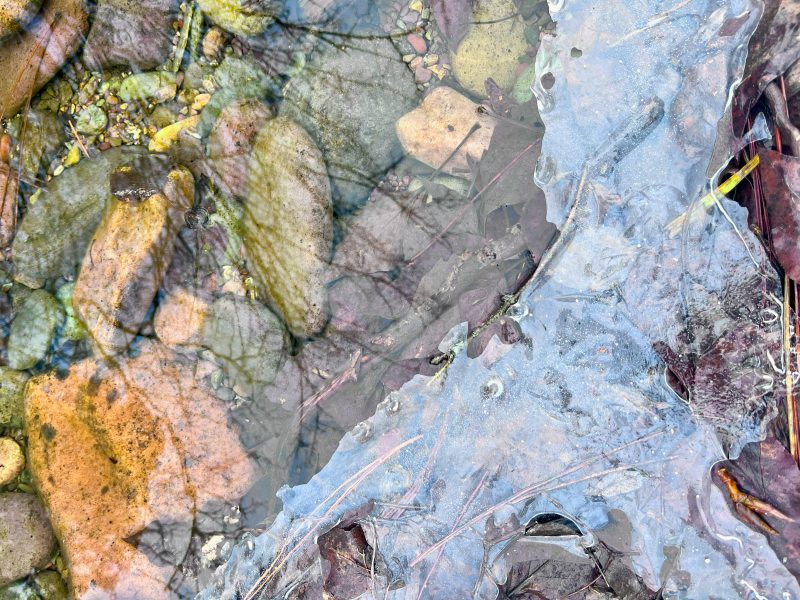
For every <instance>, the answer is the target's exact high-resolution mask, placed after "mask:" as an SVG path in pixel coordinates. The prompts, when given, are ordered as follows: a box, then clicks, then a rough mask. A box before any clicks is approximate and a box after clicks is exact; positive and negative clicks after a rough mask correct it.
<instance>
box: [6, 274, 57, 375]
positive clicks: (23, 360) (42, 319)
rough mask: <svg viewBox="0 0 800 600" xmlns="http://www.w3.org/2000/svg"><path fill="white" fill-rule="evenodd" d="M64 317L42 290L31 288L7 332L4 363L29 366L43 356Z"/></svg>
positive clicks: (28, 367) (49, 296) (27, 367)
mask: <svg viewBox="0 0 800 600" xmlns="http://www.w3.org/2000/svg"><path fill="white" fill-rule="evenodd" d="M63 320H64V308H63V307H62V306H61V303H60V302H59V301H58V300H57V299H56V298H55V297H54V296H53V295H52V294H50V293H49V292H47V291H45V290H34V291H33V292H32V293H31V294H30V295H29V296H28V297H27V298H25V300H24V301H23V302H22V304H21V305H20V307H19V309H18V310H17V313H16V314H15V315H14V320H13V321H12V322H11V331H10V332H9V334H8V345H7V349H8V366H9V367H11V368H12V369H17V370H20V371H22V370H25V369H32V368H33V367H34V366H36V364H37V363H39V362H40V361H41V360H43V359H44V358H45V356H47V352H48V351H49V350H50V348H51V346H52V345H53V340H54V339H55V336H56V330H57V329H58V326H59V325H61V323H62V322H63Z"/></svg>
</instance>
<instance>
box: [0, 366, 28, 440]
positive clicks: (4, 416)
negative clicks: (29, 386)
mask: <svg viewBox="0 0 800 600" xmlns="http://www.w3.org/2000/svg"><path fill="white" fill-rule="evenodd" d="M28 377H29V375H28V374H27V373H26V372H24V371H14V370H12V369H7V368H5V367H0V427H11V428H13V429H21V428H22V424H23V421H24V418H23V398H24V393H25V384H26V383H27V382H28Z"/></svg>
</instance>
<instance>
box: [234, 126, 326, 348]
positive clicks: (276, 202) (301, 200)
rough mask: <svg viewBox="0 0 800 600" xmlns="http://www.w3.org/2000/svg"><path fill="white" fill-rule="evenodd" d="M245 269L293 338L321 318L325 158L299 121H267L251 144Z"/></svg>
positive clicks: (322, 320)
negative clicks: (265, 294)
mask: <svg viewBox="0 0 800 600" xmlns="http://www.w3.org/2000/svg"><path fill="white" fill-rule="evenodd" d="M242 233H243V235H242V239H243V242H244V246H245V249H246V251H247V257H248V262H247V268H248V269H249V271H250V273H251V274H252V275H253V277H254V279H255V280H256V282H257V283H258V284H259V285H260V286H261V288H262V289H264V290H265V291H266V293H267V296H268V298H269V300H270V301H271V303H272V304H273V305H274V306H275V307H276V308H277V310H278V312H279V314H280V315H281V316H282V317H283V318H284V320H285V321H286V324H287V326H288V327H289V329H290V330H291V331H292V332H293V333H294V334H295V335H297V336H301V337H304V336H309V335H312V334H314V333H317V332H319V331H321V330H322V328H323V327H324V325H325V322H326V320H327V291H326V289H325V285H324V284H323V275H324V271H325V267H326V265H327V264H328V262H329V260H330V254H331V244H332V238H333V217H332V211H331V191H330V184H329V181H328V174H327V171H326V169H325V162H324V161H323V159H322V155H321V154H320V151H319V150H318V149H317V147H316V145H315V144H314V141H313V140H312V139H311V137H309V135H308V134H307V133H306V132H305V131H304V130H303V128H302V127H300V126H299V125H297V124H296V123H294V122H292V121H290V120H289V119H286V118H276V119H273V120H271V121H268V122H267V123H266V125H264V127H263V128H262V129H261V131H260V132H259V134H258V137H257V138H256V140H255V143H254V145H253V156H252V158H251V161H250V171H249V191H248V196H247V202H246V204H245V212H244V216H243V218H242Z"/></svg>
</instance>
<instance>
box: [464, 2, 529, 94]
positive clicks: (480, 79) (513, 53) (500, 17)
mask: <svg viewBox="0 0 800 600" xmlns="http://www.w3.org/2000/svg"><path fill="white" fill-rule="evenodd" d="M514 15H517V16H514ZM471 21H472V23H473V24H472V25H471V26H470V29H469V31H468V32H467V35H466V36H465V37H464V39H463V40H461V43H460V44H459V45H458V48H457V49H456V51H455V53H454V54H453V55H452V59H451V60H452V65H453V74H454V75H455V76H456V79H457V80H458V82H459V83H460V84H461V85H463V86H464V87H465V88H466V89H468V90H469V91H470V92H472V93H473V94H476V95H477V96H480V97H484V96H486V87H485V82H486V80H487V79H489V78H490V77H491V78H492V79H494V81H495V83H497V85H499V86H500V87H501V88H503V89H504V90H510V89H511V86H512V85H513V84H514V80H515V79H516V70H517V65H518V64H519V62H518V59H519V58H520V57H521V56H522V55H523V54H525V50H527V48H528V42H527V40H526V39H525V22H524V21H523V20H522V18H521V17H520V16H519V15H518V11H517V7H516V5H515V4H514V1H513V0H475V2H474V4H473V9H472V19H471Z"/></svg>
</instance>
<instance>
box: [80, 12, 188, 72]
mask: <svg viewBox="0 0 800 600" xmlns="http://www.w3.org/2000/svg"><path fill="white" fill-rule="evenodd" d="M178 4H179V2H178V0H99V2H98V3H97V9H96V12H95V15H94V19H93V20H92V28H91V30H90V31H89V36H88V38H87V39H86V45H85V47H84V49H83V60H84V62H85V63H86V66H88V67H89V68H90V69H92V70H94V71H101V70H104V69H108V68H109V67H116V66H124V67H125V68H126V69H133V70H146V69H152V68H155V67H157V66H158V65H160V64H162V63H163V62H165V61H166V60H167V59H168V58H169V57H170V54H171V51H172V35H171V34H172V21H173V20H174V19H175V18H176V17H177V15H178Z"/></svg>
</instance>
